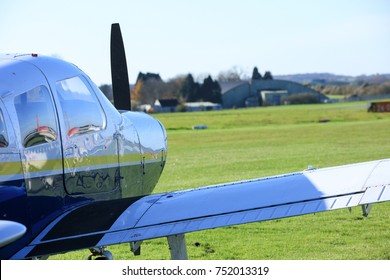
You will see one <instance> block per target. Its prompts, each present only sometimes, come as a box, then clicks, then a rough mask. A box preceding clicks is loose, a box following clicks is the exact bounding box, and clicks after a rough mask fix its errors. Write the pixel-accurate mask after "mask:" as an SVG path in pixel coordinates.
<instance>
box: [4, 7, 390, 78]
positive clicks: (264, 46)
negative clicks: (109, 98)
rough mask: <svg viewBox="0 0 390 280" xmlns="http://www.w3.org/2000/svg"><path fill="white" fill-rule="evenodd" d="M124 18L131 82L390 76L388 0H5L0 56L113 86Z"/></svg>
mask: <svg viewBox="0 0 390 280" xmlns="http://www.w3.org/2000/svg"><path fill="white" fill-rule="evenodd" d="M114 22H115V23H116V22H118V23H120V25H121V30H122V35H123V39H124V43H125V48H126V57H127V63H128V68H129V76H130V77H129V79H130V82H131V83H134V82H135V80H136V78H137V75H138V73H139V72H140V71H141V72H144V73H145V72H152V73H159V74H160V76H161V77H162V78H163V79H164V80H168V79H170V78H173V77H175V76H178V75H186V74H188V73H191V74H192V75H193V76H194V77H195V78H198V79H200V78H202V77H205V76H206V75H212V76H213V77H214V78H215V77H217V75H218V74H219V73H220V72H221V71H228V70H230V69H233V68H235V69H238V70H239V71H242V72H243V73H244V74H246V75H248V76H251V74H252V70H253V68H254V67H255V66H256V67H258V69H259V71H260V73H262V74H264V72H265V71H271V72H272V74H273V75H286V74H298V73H322V72H328V73H334V74H342V75H352V76H357V75H364V74H365V75H371V74H377V73H380V74H383V73H390V1H388V0H317V1H313V0H294V1H288V0H236V1H233V0H223V1H218V0H187V1H185V0H182V1H180V0H160V1H158V0H148V1H141V0H109V1H101V0H83V1H80V0H58V1H55V0H34V1H30V0H0V53H39V54H43V55H52V56H56V57H59V58H62V59H64V60H66V61H69V62H72V63H74V64H76V65H77V66H79V67H80V68H81V69H82V70H83V71H84V72H85V73H87V75H89V76H90V77H91V78H92V80H94V82H95V83H96V84H97V85H101V84H106V83H108V84H110V83H111V74H110V54H109V45H110V29H111V23H114Z"/></svg>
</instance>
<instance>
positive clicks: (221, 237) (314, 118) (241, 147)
mask: <svg viewBox="0 0 390 280" xmlns="http://www.w3.org/2000/svg"><path fill="white" fill-rule="evenodd" d="M155 117H156V118H157V119H159V120H160V121H161V122H162V123H163V124H164V126H165V127H166V129H167V133H168V160H167V164H166V167H165V170H164V172H163V175H162V177H161V179H160V181H159V183H158V185H157V187H156V189H155V192H167V191H174V190H181V189H188V188H194V187H200V186H207V185H211V184H218V183H224V182H230V181H237V180H244V179H251V178H258V177H264V176H270V175H277V174H283V173H289V172H295V171H300V170H303V169H306V168H307V167H308V166H309V165H311V166H313V167H318V168H322V167H329V166H336V165H343V164H349V163H356V162H361V161H370V160H377V159H383V158H390V141H389V136H390V113H367V110H366V103H341V104H321V105H299V106H281V107H268V108H254V109H240V110H224V111H216V112H202V113H174V114H159V115H155ZM194 125H206V126H207V127H208V128H207V129H205V130H192V129H191V128H192V126H194ZM389 172H390V170H389ZM180 211H183V210H180ZM161 215H164V213H161ZM186 238H187V245H188V255H189V258H190V259H390V202H387V203H381V204H375V205H374V207H373V209H372V211H371V213H370V215H369V216H368V217H367V218H363V217H362V215H361V209H360V208H359V207H355V208H353V209H352V211H351V212H349V211H348V210H347V209H343V210H335V211H330V212H324V213H317V214H315V215H305V216H299V217H293V218H286V219H279V220H273V221H267V222H259V223H252V224H247V225H240V226H231V227H225V228H219V229H214V230H207V231H202V232H195V233H188V234H186ZM108 249H109V250H110V251H111V252H112V253H113V255H114V258H115V259H157V260H158V259H169V258H170V254H169V249H168V245H167V241H166V239H165V238H159V239H155V240H147V241H144V243H143V245H142V250H141V256H137V257H135V256H133V254H132V253H131V252H130V251H129V244H121V245H115V246H110V247H109V248H108ZM87 255H88V251H87V250H83V251H77V252H72V253H68V254H65V255H57V256H53V257H51V259H82V258H85V257H86V256H87Z"/></svg>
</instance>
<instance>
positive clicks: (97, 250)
mask: <svg viewBox="0 0 390 280" xmlns="http://www.w3.org/2000/svg"><path fill="white" fill-rule="evenodd" d="M89 251H91V254H89V256H88V260H113V259H114V258H113V256H112V254H111V252H110V251H108V250H106V247H94V248H89Z"/></svg>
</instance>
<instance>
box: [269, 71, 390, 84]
mask: <svg viewBox="0 0 390 280" xmlns="http://www.w3.org/2000/svg"><path fill="white" fill-rule="evenodd" d="M274 78H275V79H280V80H287V81H293V82H297V83H301V84H332V85H343V84H344V85H346V84H361V83H370V84H372V83H374V84H378V83H383V82H386V81H390V74H376V75H362V76H345V75H336V74H331V73H306V74H291V75H275V76H274Z"/></svg>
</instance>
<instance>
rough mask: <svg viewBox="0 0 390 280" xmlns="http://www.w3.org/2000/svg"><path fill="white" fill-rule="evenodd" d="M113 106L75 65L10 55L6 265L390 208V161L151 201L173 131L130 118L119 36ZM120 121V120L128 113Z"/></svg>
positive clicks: (175, 248) (3, 124)
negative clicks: (209, 231)
mask: <svg viewBox="0 0 390 280" xmlns="http://www.w3.org/2000/svg"><path fill="white" fill-rule="evenodd" d="M111 32H112V33H111V63H112V78H113V81H112V83H113V92H114V105H115V107H116V108H115V107H114V106H113V105H112V104H111V103H110V102H109V101H108V100H107V99H106V98H105V96H104V95H103V94H102V93H101V92H100V91H99V89H98V88H97V87H96V85H95V84H94V83H93V82H92V81H91V80H90V79H89V77H88V76H87V75H85V74H84V73H83V72H82V71H81V70H80V69H78V68H77V67H76V66H74V65H72V64H70V63H67V62H64V61H61V60H59V59H55V58H50V57H45V56H41V55H36V54H27V55H18V54H6V55H1V56H0V258H1V259H31V258H45V257H47V256H50V255H52V254H57V253H61V252H67V251H72V250H78V249H83V248H90V250H91V255H90V259H92V258H97V259H111V258H112V256H111V254H110V252H108V251H107V250H106V249H105V247H106V246H108V245H112V244H119V243H130V244H131V248H132V251H133V252H135V253H139V249H140V247H139V246H140V243H141V242H142V241H143V240H146V239H152V238H157V237H168V242H169V245H170V249H171V254H172V258H186V257H187V254H186V247H185V246H186V245H185V237H184V234H185V233H187V232H193V231H198V230H205V229H211V228H217V227H223V226H228V225H234V224H243V223H250V222H257V221H264V220H271V219H279V218H283V217H291V216H297V215H303V214H308V213H315V212H321V211H327V210H333V209H339V208H346V207H352V206H361V207H362V209H363V214H364V215H367V214H368V212H369V210H370V207H371V204H372V203H376V202H383V201H388V200H390V159H384V160H378V161H372V162H364V163H359V164H352V165H344V166H339V167H332V168H324V169H309V170H306V171H303V172H297V173H292V174H285V175H280V176H273V177H267V178H260V179H255V180H248V181H241V182H233V183H228V184H223V185H216V186H208V187H202V188H197V189H191V190H186V191H177V192H170V193H163V194H151V193H152V191H153V188H154V187H155V185H156V184H157V181H158V179H159V177H160V174H161V172H162V171H163V168H164V165H165V161H166V156H167V136H166V132H165V129H164V127H163V125H162V124H161V123H160V122H159V121H157V120H156V119H154V118H152V117H151V116H148V115H146V114H144V113H138V112H131V111H130V109H131V105H130V95H129V92H130V89H129V81H128V74H127V66H126V58H125V52H124V47H123V42H122V36H121V33H120V28H119V25H118V24H113V25H112V31H111ZM118 110H119V111H118Z"/></svg>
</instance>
